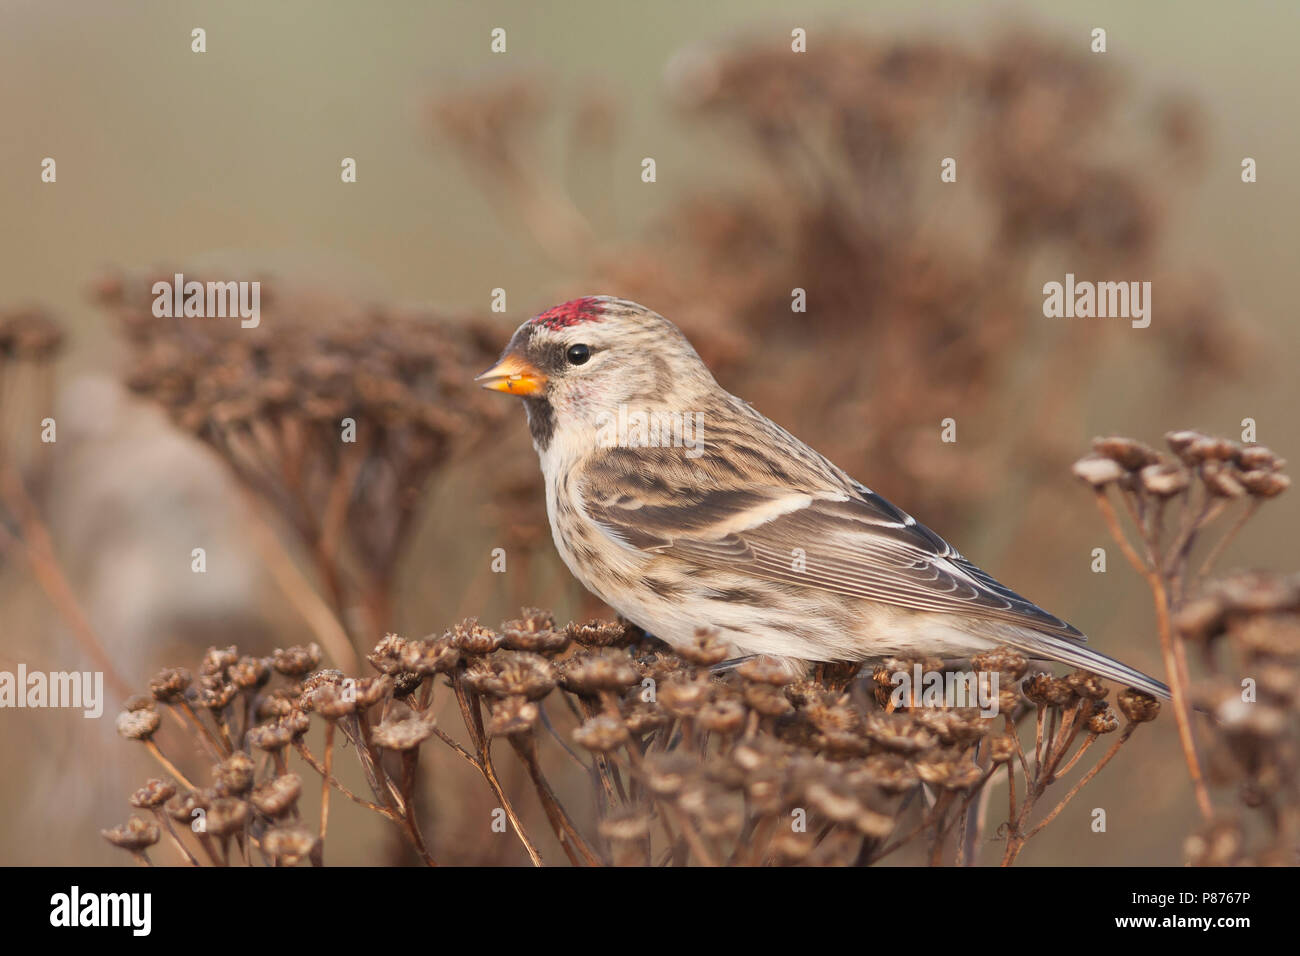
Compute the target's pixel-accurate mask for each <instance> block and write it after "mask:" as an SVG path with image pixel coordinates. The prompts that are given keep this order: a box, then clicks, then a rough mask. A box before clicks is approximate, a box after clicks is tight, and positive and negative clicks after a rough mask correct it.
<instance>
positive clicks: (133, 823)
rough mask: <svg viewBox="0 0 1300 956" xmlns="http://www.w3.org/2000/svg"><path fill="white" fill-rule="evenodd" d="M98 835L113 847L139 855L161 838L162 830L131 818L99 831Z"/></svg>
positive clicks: (134, 817) (151, 824) (144, 821)
mask: <svg viewBox="0 0 1300 956" xmlns="http://www.w3.org/2000/svg"><path fill="white" fill-rule="evenodd" d="M99 835H100V836H102V837H103V838H104V839H105V840H107V841H108V842H109V843H111V844H113V846H116V847H121V848H122V849H123V850H130V851H132V852H133V853H139V852H140V851H142V850H147V849H148V848H149V847H151V846H153V845H154V844H155V843H157V842H158V841H159V840H160V839H161V838H162V830H160V829H159V827H158V824H156V823H150V822H148V821H146V820H144V819H142V818H140V817H136V816H133V817H131V819H129V820H127V821H126V823H122V824H118V825H117V826H115V827H113V828H112V829H110V830H100V831H99Z"/></svg>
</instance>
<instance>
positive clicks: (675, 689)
mask: <svg viewBox="0 0 1300 956" xmlns="http://www.w3.org/2000/svg"><path fill="white" fill-rule="evenodd" d="M712 696H713V687H712V685H711V684H710V683H709V681H708V679H707V678H700V679H697V680H670V681H667V682H666V683H663V684H661V685H660V686H659V694H658V697H659V705H660V706H661V707H663V709H664V710H666V711H667V712H668V713H670V714H672V715H673V716H674V717H693V716H695V715H696V714H697V713H699V711H700V708H701V707H703V706H704V705H705V703H706V702H708V700H709V699H710V698H711V697H712Z"/></svg>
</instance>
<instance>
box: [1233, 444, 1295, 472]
mask: <svg viewBox="0 0 1300 956" xmlns="http://www.w3.org/2000/svg"><path fill="white" fill-rule="evenodd" d="M1237 464H1238V465H1239V466H1240V467H1241V470H1242V471H1276V470H1277V469H1279V468H1281V467H1282V466H1283V465H1284V464H1285V462H1283V461H1282V459H1280V458H1278V457H1277V455H1275V454H1274V453H1273V451H1272V449H1270V448H1265V447H1264V446H1263V445H1246V446H1244V447H1243V448H1242V449H1241V451H1240V452H1239V453H1238V455H1237Z"/></svg>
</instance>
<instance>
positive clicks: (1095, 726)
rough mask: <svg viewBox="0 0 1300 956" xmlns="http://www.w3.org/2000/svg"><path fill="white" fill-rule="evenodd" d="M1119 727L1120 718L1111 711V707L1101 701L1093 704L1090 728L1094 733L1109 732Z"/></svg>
mask: <svg viewBox="0 0 1300 956" xmlns="http://www.w3.org/2000/svg"><path fill="white" fill-rule="evenodd" d="M1118 728H1119V719H1118V718H1117V717H1116V716H1115V714H1114V712H1112V711H1111V709H1110V707H1109V706H1108V705H1107V704H1106V703H1104V702H1099V703H1097V704H1095V705H1093V711H1092V713H1091V714H1089V715H1088V730H1089V732H1091V733H1094V734H1109V733H1112V732H1113V731H1115V730H1117V729H1118Z"/></svg>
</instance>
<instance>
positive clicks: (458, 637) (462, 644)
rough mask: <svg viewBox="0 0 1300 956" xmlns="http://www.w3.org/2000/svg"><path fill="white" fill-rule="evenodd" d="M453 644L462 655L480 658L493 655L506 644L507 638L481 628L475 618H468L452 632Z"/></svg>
mask: <svg viewBox="0 0 1300 956" xmlns="http://www.w3.org/2000/svg"><path fill="white" fill-rule="evenodd" d="M450 636H451V642H452V644H453V645H455V647H456V649H457V650H458V651H460V652H461V653H462V654H465V655H468V656H474V657H476V656H479V655H482V654H491V653H492V652H493V651H495V650H497V649H498V648H500V647H501V646H502V645H503V644H504V643H505V640H506V639H505V637H504V636H503V635H501V634H498V633H497V632H496V631H493V630H490V629H488V628H486V627H483V626H481V625H480V624H479V623H478V621H477V620H475V619H474V618H472V617H471V618H466V619H465V620H464V621H461V622H460V623H459V624H457V625H456V626H455V627H454V628H452V629H451V632H450Z"/></svg>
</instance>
